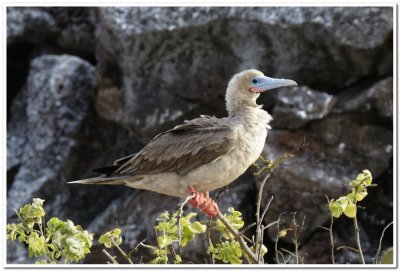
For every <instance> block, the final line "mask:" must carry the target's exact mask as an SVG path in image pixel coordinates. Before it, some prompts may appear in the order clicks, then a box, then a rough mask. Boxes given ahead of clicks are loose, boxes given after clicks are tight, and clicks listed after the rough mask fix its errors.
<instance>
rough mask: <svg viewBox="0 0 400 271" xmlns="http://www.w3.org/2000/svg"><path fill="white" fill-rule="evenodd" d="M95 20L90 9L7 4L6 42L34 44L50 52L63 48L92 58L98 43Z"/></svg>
mask: <svg viewBox="0 0 400 271" xmlns="http://www.w3.org/2000/svg"><path fill="white" fill-rule="evenodd" d="M94 19H95V17H94V11H93V9H91V8H79V7H66V8H60V7H48V8H42V7H8V8H7V45H13V44H15V43H20V42H25V43H33V44H40V45H41V46H43V47H45V50H50V51H57V50H60V49H58V48H54V47H61V48H63V49H66V50H68V51H72V52H77V53H78V54H82V55H84V56H86V57H90V56H93V52H94V46H95V45H94V30H95V27H94V24H95V20H94ZM52 47H53V48H52ZM47 53H48V52H47Z"/></svg>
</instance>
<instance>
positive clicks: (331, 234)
mask: <svg viewBox="0 0 400 271" xmlns="http://www.w3.org/2000/svg"><path fill="white" fill-rule="evenodd" d="M332 228H333V215H332V213H331V224H330V226H329V238H330V240H331V258H332V264H335V245H334V244H333V232H332Z"/></svg>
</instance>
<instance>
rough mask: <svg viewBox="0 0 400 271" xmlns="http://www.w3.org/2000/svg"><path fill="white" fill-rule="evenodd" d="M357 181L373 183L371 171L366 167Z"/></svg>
mask: <svg viewBox="0 0 400 271" xmlns="http://www.w3.org/2000/svg"><path fill="white" fill-rule="evenodd" d="M356 181H357V182H358V183H363V184H364V185H367V186H368V185H370V184H371V183H372V174H371V172H370V171H369V170H368V169H364V170H363V172H362V173H360V174H358V175H357V178H356Z"/></svg>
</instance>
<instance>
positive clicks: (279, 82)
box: [250, 76, 297, 93]
mask: <svg viewBox="0 0 400 271" xmlns="http://www.w3.org/2000/svg"><path fill="white" fill-rule="evenodd" d="M255 79H256V81H257V83H254V84H252V86H251V88H250V91H252V92H256V93H260V92H264V91H267V90H270V89H274V88H280V87H289V86H297V83H296V82H295V81H293V80H290V79H276V78H271V77H268V76H262V77H257V78H255Z"/></svg>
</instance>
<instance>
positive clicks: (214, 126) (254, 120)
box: [71, 69, 297, 216]
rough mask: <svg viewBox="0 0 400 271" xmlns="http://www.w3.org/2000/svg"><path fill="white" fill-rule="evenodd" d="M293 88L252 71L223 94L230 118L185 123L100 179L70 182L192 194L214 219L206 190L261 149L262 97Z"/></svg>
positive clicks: (243, 168) (212, 203)
mask: <svg viewBox="0 0 400 271" xmlns="http://www.w3.org/2000/svg"><path fill="white" fill-rule="evenodd" d="M294 85H297V83H296V82H295V81H293V80H287V79H274V78H270V77H267V76H264V74H263V73H262V72H260V71H257V70H254V69H251V70H245V71H243V72H241V73H238V74H236V75H234V76H233V77H232V79H231V80H230V81H229V83H228V87H227V89H226V96H225V100H226V109H227V111H228V117H225V118H216V117H210V116H205V115H201V116H200V118H196V119H193V120H190V121H185V122H184V123H183V124H180V125H178V126H176V127H174V128H173V129H171V130H168V131H166V132H163V133H160V134H159V135H157V136H156V137H154V138H153V140H152V141H151V142H150V143H149V144H147V145H146V146H145V147H144V148H143V149H142V150H141V151H139V152H138V153H135V154H132V155H130V156H127V157H124V158H121V159H118V160H116V161H115V162H114V165H112V166H108V167H103V168H99V169H95V170H94V171H95V172H97V173H101V174H102V175H100V176H99V177H95V178H90V179H84V180H79V181H74V182H71V183H80V184H110V185H125V186H128V187H133V188H138V189H146V190H152V191H155V192H158V193H161V194H166V195H171V196H176V197H184V198H186V197H187V196H189V195H190V194H192V195H193V196H194V198H193V199H191V200H190V201H189V203H190V204H191V205H192V206H193V207H198V208H199V209H200V210H201V211H203V212H204V213H205V214H207V215H208V216H215V215H217V213H218V206H217V204H216V203H215V201H214V200H212V199H211V198H210V197H209V194H208V191H211V190H215V189H218V188H221V187H224V186H226V185H227V184H229V183H231V182H232V181H234V180H235V179H236V178H238V177H239V176H240V175H241V174H243V173H244V172H245V171H246V170H247V168H248V167H249V166H250V165H252V164H253V163H254V162H255V161H256V160H257V158H258V157H259V156H260V154H261V152H262V149H263V147H264V143H265V139H266V137H267V129H269V128H270V126H269V125H268V123H269V122H270V121H271V120H272V117H271V116H270V115H269V114H268V113H267V112H266V111H264V110H262V109H261V108H262V106H261V105H258V104H257V103H256V100H257V98H258V97H259V95H260V93H261V92H264V91H266V90H270V89H274V88H279V87H284V86H294Z"/></svg>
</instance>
